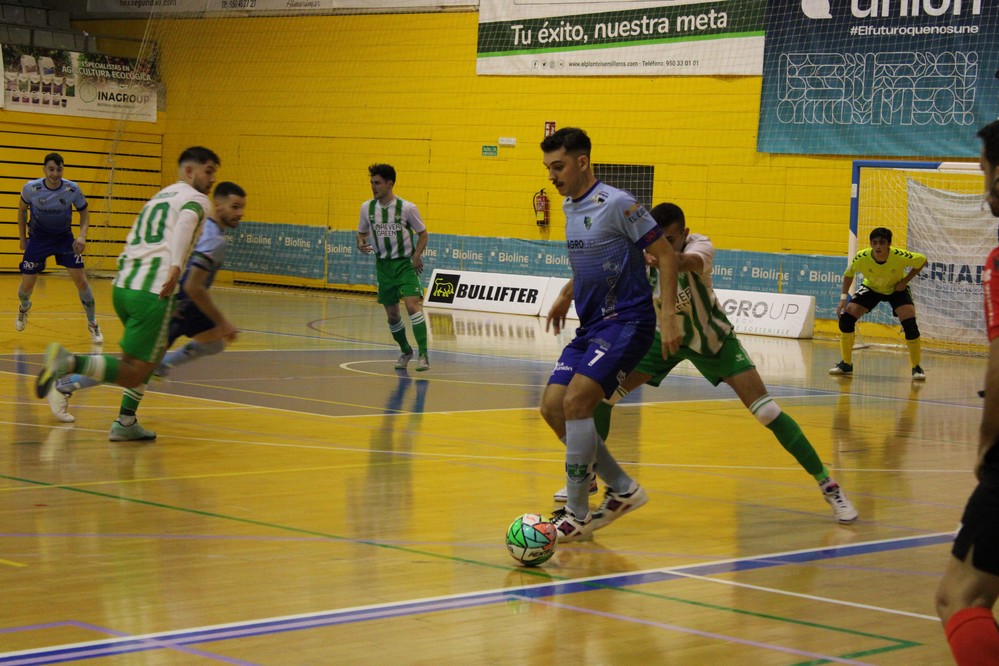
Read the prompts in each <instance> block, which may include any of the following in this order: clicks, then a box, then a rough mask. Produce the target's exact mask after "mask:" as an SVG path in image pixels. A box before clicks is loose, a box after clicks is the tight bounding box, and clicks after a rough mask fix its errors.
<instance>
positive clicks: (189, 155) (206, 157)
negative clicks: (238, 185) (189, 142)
mask: <svg viewBox="0 0 999 666" xmlns="http://www.w3.org/2000/svg"><path fill="white" fill-rule="evenodd" d="M184 162H197V163H198V164H208V163H210V162H214V163H215V164H218V165H219V166H222V160H220V159H219V156H218V155H216V154H215V152H214V151H212V150H209V149H208V148H205V147H203V146H192V147H190V148H188V149H187V150H185V151H184V152H182V153H181V154H180V157H179V158H178V159H177V164H178V165H180V164H183V163H184Z"/></svg>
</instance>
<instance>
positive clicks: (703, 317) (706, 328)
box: [650, 234, 735, 356]
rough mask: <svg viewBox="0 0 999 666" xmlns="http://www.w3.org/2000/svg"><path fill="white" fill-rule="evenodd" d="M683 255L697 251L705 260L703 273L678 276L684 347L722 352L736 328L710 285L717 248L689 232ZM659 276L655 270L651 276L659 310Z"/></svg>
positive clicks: (708, 352) (678, 312) (707, 353)
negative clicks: (726, 340)
mask: <svg viewBox="0 0 999 666" xmlns="http://www.w3.org/2000/svg"><path fill="white" fill-rule="evenodd" d="M683 253H684V254H696V255H698V256H699V257H701V259H702V260H703V261H704V268H703V270H702V271H701V272H700V273H680V275H679V276H677V294H676V316H677V317H679V318H680V330H681V331H683V338H682V340H681V341H680V345H681V346H682V347H687V348H688V349H690V350H691V351H693V352H696V353H698V354H701V355H703V356H714V355H715V354H717V353H718V352H720V351H721V348H722V343H724V342H725V339H726V338H727V337H729V336H730V335H732V331H733V330H735V327H733V326H732V322H730V321H729V320H728V317H726V316H725V312H724V311H722V309H721V305H720V304H719V303H718V297H717V296H715V290H714V288H713V287H712V286H711V264H712V262H713V260H714V256H715V247H714V245H712V244H711V240H710V239H709V238H708V237H707V236H702V235H701V234H689V235H688V236H687V241H686V243H684V245H683ZM658 278H659V276H658V274H657V273H656V272H654V271H653V272H652V274H651V275H650V279H651V280H652V282H653V288H654V291H655V299H654V302H655V304H656V309H657V310H658V309H660V308H661V307H662V296H661V292H660V290H659V279H658Z"/></svg>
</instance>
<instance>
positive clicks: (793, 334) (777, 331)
mask: <svg viewBox="0 0 999 666" xmlns="http://www.w3.org/2000/svg"><path fill="white" fill-rule="evenodd" d="M715 295H717V296H718V303H719V304H720V305H721V308H722V310H723V311H724V312H725V316H727V317H728V319H729V321H731V322H732V325H733V326H735V332H736V333H750V334H752V335H772V336H774V337H778V338H810V337H812V335H813V334H814V333H815V297H814V296H793V295H791V294H768V293H763V292H758V291H735V290H729V289H715Z"/></svg>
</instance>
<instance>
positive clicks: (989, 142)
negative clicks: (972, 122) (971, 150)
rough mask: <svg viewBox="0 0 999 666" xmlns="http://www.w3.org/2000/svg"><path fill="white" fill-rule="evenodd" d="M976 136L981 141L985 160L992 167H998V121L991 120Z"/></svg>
mask: <svg viewBox="0 0 999 666" xmlns="http://www.w3.org/2000/svg"><path fill="white" fill-rule="evenodd" d="M977 136H978V138H980V139H981V140H982V147H983V148H984V154H985V159H987V160H988V161H989V164H991V165H992V166H994V167H995V166H999V120H993V121H992V122H991V123H989V124H988V125H986V126H985V127H983V128H982V129H980V130H978V134H977Z"/></svg>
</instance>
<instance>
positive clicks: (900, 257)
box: [829, 227, 926, 381]
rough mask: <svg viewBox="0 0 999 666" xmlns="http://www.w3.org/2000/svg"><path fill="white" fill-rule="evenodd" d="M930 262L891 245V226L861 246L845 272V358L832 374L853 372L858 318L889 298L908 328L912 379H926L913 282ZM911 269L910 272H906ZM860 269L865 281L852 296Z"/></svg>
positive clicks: (842, 336)
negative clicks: (854, 278)
mask: <svg viewBox="0 0 999 666" xmlns="http://www.w3.org/2000/svg"><path fill="white" fill-rule="evenodd" d="M925 265H926V257H925V256H924V255H922V254H919V253H918V252H909V251H908V250H900V249H898V248H897V247H892V246H891V230H890V229H885V228H884V227H878V228H877V229H875V230H873V231H872V232H871V247H869V248H867V249H866V250H861V251H860V252H858V253H857V256H856V257H854V258H853V261H851V262H850V265H849V266H847V268H846V271H844V272H843V293H842V295H841V296H840V297H839V307H837V308H836V315H837V316H838V317H839V348H840V351H841V352H842V354H843V360H841V361H840V362H839V363H837V364H836V365H834V366H833V367H832V369H830V370H829V374H830V375H852V374H853V341H854V337H855V335H856V334H855V333H854V331H855V329H856V326H857V320H858V319H860V318H861V317H863V316H864V315H865V314H867V313H868V312H870V311H871V310H873V309H874V308H876V307H877V305H878V303H881V302H883V301H888V304H889V305H891V311H892V314H894V315H895V316H896V317H898V321H899V323H901V324H902V330H903V331H904V332H905V344H906V346H908V348H909V361H910V362H911V364H912V379H913V380H916V381H923V380H925V379H926V373H925V372H923V368H922V367H921V366H920V365H919V362H920V356H921V353H922V352H921V350H920V343H919V327H918V326H917V325H916V306H915V305H914V304H913V302H912V290H911V289H910V287H909V283H910V282H911V281H912V279H913V278H914V277H916V275H917V274H918V273H919V271H921V270H922V269H923V266H925ZM906 269H908V272H906ZM857 273H863V275H864V281H863V283H862V284H861V285H860V286H859V287H858V288H857V291H856V293H855V294H854V295H853V298H852V299H851V298H849V291H850V285H852V284H853V277H854V275H856V274H857Z"/></svg>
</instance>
